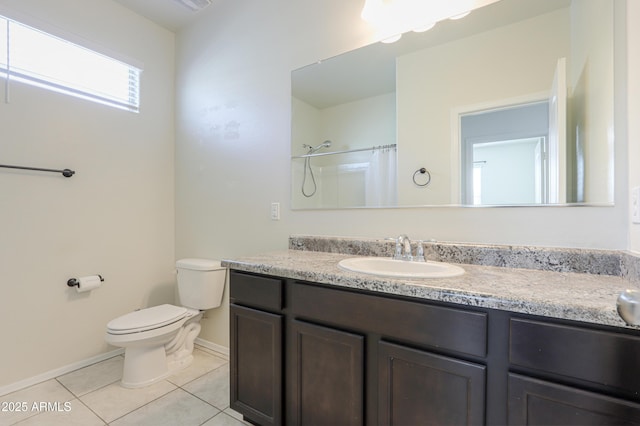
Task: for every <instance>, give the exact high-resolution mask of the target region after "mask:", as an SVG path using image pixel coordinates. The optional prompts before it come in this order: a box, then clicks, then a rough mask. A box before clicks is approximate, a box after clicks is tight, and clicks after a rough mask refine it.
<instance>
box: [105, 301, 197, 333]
mask: <svg viewBox="0 0 640 426" xmlns="http://www.w3.org/2000/svg"><path fill="white" fill-rule="evenodd" d="M186 313H187V308H184V307H182V306H173V305H159V306H154V307H152V308H146V309H140V310H139V311H134V312H131V313H128V314H125V315H122V316H121V317H118V318H116V319H114V320H111V321H109V323H108V324H107V329H109V330H110V331H115V332H120V333H123V332H125V333H126V332H136V331H144V330H146V329H150V328H158V327H162V326H164V325H167V324H171V323H173V322H176V321H179V320H181V319H182V318H184V316H185V315H186Z"/></svg>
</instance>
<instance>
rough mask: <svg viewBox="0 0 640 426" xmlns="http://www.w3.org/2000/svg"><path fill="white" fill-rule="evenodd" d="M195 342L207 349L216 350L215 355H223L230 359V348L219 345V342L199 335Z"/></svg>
mask: <svg viewBox="0 0 640 426" xmlns="http://www.w3.org/2000/svg"><path fill="white" fill-rule="evenodd" d="M195 344H196V345H198V346H201V347H203V348H205V349H209V350H210V351H213V352H216V354H215V355H222V356H223V357H224V358H226V359H229V348H228V347H226V346H222V345H218V344H217V343H213V342H210V341H208V340H204V339H201V338H199V337H197V338H196V340H195Z"/></svg>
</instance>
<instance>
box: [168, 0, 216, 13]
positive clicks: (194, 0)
mask: <svg viewBox="0 0 640 426" xmlns="http://www.w3.org/2000/svg"><path fill="white" fill-rule="evenodd" d="M174 1H175V2H176V3H179V4H181V5H183V6H185V7H187V8H188V9H191V11H193V12H200V11H201V10H202V9H204V8H205V7H207V6H209V5H210V4H211V0H174Z"/></svg>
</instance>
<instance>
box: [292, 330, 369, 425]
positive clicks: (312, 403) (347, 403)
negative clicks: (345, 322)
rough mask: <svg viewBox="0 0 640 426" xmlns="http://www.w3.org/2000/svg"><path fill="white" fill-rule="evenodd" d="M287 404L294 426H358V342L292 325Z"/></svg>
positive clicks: (340, 333) (360, 416)
mask: <svg viewBox="0 0 640 426" xmlns="http://www.w3.org/2000/svg"><path fill="white" fill-rule="evenodd" d="M290 338H291V340H290V344H291V357H290V362H291V365H290V368H289V369H288V372H289V373H290V374H291V381H290V385H291V393H290V398H291V404H290V405H289V409H290V412H288V416H289V417H288V419H289V422H288V423H290V424H294V425H341V426H347V425H361V424H363V413H364V380H363V371H364V360H363V357H364V337H363V336H360V335H357V334H352V333H347V332H344V331H339V330H334V329H331V328H326V327H321V326H317V325H313V324H309V323H305V322H302V321H296V320H294V321H292V322H291V328H290Z"/></svg>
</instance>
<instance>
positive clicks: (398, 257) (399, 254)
mask: <svg viewBox="0 0 640 426" xmlns="http://www.w3.org/2000/svg"><path fill="white" fill-rule="evenodd" d="M392 239H395V241H396V250H395V252H394V253H393V259H395V260H401V259H402V241H401V239H400V237H398V238H392Z"/></svg>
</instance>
